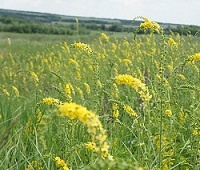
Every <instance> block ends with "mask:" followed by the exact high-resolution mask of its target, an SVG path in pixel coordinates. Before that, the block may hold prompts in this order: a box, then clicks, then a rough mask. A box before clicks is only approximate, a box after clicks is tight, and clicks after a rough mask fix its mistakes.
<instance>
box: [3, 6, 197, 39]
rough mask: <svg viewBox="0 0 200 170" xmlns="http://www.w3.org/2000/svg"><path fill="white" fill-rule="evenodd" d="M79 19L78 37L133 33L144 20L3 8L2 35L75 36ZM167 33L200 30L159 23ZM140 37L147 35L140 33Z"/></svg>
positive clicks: (195, 27)
mask: <svg viewBox="0 0 200 170" xmlns="http://www.w3.org/2000/svg"><path fill="white" fill-rule="evenodd" d="M77 19H78V22H79V34H80V35H88V34H90V33H91V31H111V32H133V31H134V30H135V29H136V28H137V26H139V25H140V24H141V21H134V24H133V21H131V20H120V19H101V18H89V17H88V18H87V17H73V16H62V15H56V14H46V13H36V12H25V11H14V10H3V9H0V32H16V33H40V34H57V35H58V34H60V35H62V34H63V35H76V34H77V30H76V24H77ZM160 25H161V26H162V27H163V28H164V32H165V34H170V32H171V31H172V32H175V33H179V34H180V35H188V34H190V35H195V34H197V33H198V32H199V30H200V27H198V26H189V25H178V24H167V23H160ZM138 34H144V31H143V30H140V32H138Z"/></svg>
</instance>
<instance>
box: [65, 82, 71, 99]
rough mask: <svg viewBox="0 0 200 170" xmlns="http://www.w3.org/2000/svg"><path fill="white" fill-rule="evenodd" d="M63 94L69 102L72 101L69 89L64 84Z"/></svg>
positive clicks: (68, 86)
mask: <svg viewBox="0 0 200 170" xmlns="http://www.w3.org/2000/svg"><path fill="white" fill-rule="evenodd" d="M65 94H66V97H67V98H68V99H69V101H72V96H71V89H70V85H69V84H65Z"/></svg>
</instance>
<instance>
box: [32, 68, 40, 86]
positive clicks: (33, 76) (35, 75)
mask: <svg viewBox="0 0 200 170" xmlns="http://www.w3.org/2000/svg"><path fill="white" fill-rule="evenodd" d="M30 74H31V76H32V78H33V80H34V81H35V84H36V85H38V83H39V78H38V76H37V74H35V72H33V71H30Z"/></svg>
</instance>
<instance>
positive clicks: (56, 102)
mask: <svg viewBox="0 0 200 170" xmlns="http://www.w3.org/2000/svg"><path fill="white" fill-rule="evenodd" d="M43 103H44V104H47V105H51V104H54V105H60V104H62V102H61V101H59V100H58V99H54V98H51V97H49V98H44V99H43Z"/></svg>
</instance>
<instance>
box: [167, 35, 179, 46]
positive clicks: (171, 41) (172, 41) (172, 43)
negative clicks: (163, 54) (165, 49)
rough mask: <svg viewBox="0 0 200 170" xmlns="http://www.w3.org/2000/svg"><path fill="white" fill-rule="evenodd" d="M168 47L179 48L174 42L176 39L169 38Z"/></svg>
mask: <svg viewBox="0 0 200 170" xmlns="http://www.w3.org/2000/svg"><path fill="white" fill-rule="evenodd" d="M168 45H169V46H173V47H175V48H177V47H178V44H177V43H176V42H175V41H174V39H173V38H171V37H170V38H169V39H168Z"/></svg>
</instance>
